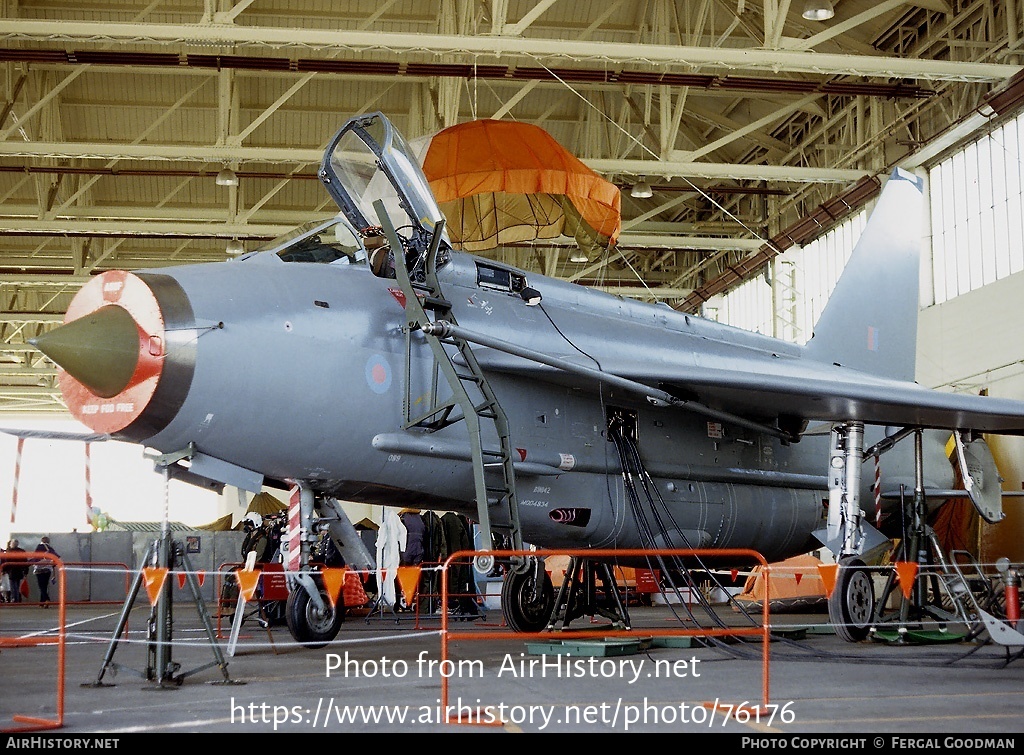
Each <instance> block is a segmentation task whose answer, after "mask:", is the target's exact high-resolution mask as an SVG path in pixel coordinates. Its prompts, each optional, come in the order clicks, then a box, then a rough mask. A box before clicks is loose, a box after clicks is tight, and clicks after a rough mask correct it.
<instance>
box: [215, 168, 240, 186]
mask: <svg viewBox="0 0 1024 755" xmlns="http://www.w3.org/2000/svg"><path fill="white" fill-rule="evenodd" d="M217 185H218V186H238V175H237V174H236V173H235V171H233V170H231V168H222V169H221V171H220V172H219V173H218V174H217Z"/></svg>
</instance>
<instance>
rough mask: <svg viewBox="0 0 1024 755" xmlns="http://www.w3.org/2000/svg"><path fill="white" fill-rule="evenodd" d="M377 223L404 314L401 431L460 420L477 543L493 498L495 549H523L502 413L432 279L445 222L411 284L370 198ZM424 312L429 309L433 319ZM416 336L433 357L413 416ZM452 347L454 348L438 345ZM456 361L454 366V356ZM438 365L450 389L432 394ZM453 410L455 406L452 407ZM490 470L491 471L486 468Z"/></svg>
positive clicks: (487, 535) (486, 536) (487, 544)
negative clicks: (502, 535)
mask: <svg viewBox="0 0 1024 755" xmlns="http://www.w3.org/2000/svg"><path fill="white" fill-rule="evenodd" d="M374 206H375V208H376V210H377V214H378V217H379V218H380V221H381V226H382V228H383V230H384V233H385V235H386V237H387V239H388V241H389V243H390V245H391V249H392V250H394V251H395V256H396V261H395V277H396V280H397V281H398V284H399V286H400V287H401V289H402V293H403V294H404V295H405V314H406V328H405V339H406V360H405V397H404V400H403V412H404V422H405V424H404V425H403V428H404V429H409V428H412V427H418V428H422V429H424V430H427V431H428V432H436V431H438V430H441V429H442V428H445V427H448V426H449V425H453V424H455V423H457V422H460V421H464V422H465V423H466V427H467V429H468V431H469V443H470V450H471V454H472V463H473V482H474V487H475V492H476V505H477V524H478V526H479V527H480V529H481V531H482V536H483V537H482V542H483V547H484V548H491V547H493V543H494V541H493V540H492V536H491V533H492V525H491V519H492V517H491V502H492V501H494V505H495V506H496V507H500V508H499V511H500V514H501V518H502V519H503V520H507V522H506V521H502V523H501V525H499V526H497V527H496V529H499V530H507V536H508V542H506V543H504V544H502V546H501V547H502V548H505V549H509V550H523V541H522V531H521V529H520V526H519V501H518V498H517V496H516V486H515V470H514V469H513V466H512V452H513V448H512V440H511V437H510V435H509V428H508V419H507V417H506V415H505V412H504V411H503V410H502V408H501V405H500V404H499V403H498V399H497V397H496V396H495V395H494V391H493V390H492V389H491V386H490V384H489V383H488V382H487V378H486V376H485V375H484V373H483V370H482V369H481V368H480V364H479V363H478V362H477V359H476V356H475V355H474V354H473V351H472V349H471V348H470V346H469V342H468V341H466V340H465V339H463V338H459V337H457V336H455V335H453V334H452V333H450V332H449V331H448V329H447V328H446V325H448V324H450V325H458V323H457V322H456V321H455V317H454V315H453V313H452V310H451V303H450V302H449V301H448V300H447V299H445V298H444V296H443V295H442V292H441V286H440V284H439V282H438V280H437V253H438V249H439V247H440V242H441V236H442V233H443V231H444V222H443V221H439V222H438V224H437V226H436V227H435V229H434V234H433V237H432V238H431V240H430V246H429V248H428V249H427V250H426V251H425V258H424V266H423V271H424V274H423V280H422V281H418V282H416V283H413V281H412V279H411V278H410V276H409V271H408V270H407V269H406V266H405V265H404V264H402V259H401V257H400V256H399V255H401V253H402V250H403V249H405V248H406V245H403V244H402V242H401V239H400V238H399V236H398V233H397V231H396V230H395V228H394V226H393V225H392V224H391V222H390V219H389V217H388V215H387V213H386V212H385V210H384V206H383V203H381V202H380V201H377V202H375V203H374ZM428 313H433V318H431V315H430V314H428ZM416 331H419V332H420V333H422V334H423V337H424V338H425V339H426V341H427V344H428V345H429V346H430V349H431V351H432V352H433V355H434V374H433V380H432V383H431V389H430V397H429V400H428V401H427V407H426V409H425V411H423V412H422V413H420V414H419V415H418V416H413V415H412V396H411V377H412V345H413V338H414V333H415V332H416ZM446 345H448V346H451V347H454V353H451V352H449V350H448V349H446V348H445V346H446ZM455 353H457V354H458V356H459V358H460V360H461V362H462V364H461V365H458V366H456V364H455V360H454V354H455ZM438 371H440V372H441V373H442V374H443V375H444V376H445V378H446V379H447V382H448V385H449V387H450V388H451V393H452V395H451V396H450V397H449V398H448V399H446V400H441V398H440V396H439V394H438V376H437V373H438ZM456 409H458V411H456ZM486 423H491V425H493V428H494V433H495V435H496V436H497V440H498V448H497V449H494V448H485V447H484V439H483V430H482V425H484V426H486ZM489 473H490V474H489Z"/></svg>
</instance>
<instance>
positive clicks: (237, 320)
mask: <svg viewBox="0 0 1024 755" xmlns="http://www.w3.org/2000/svg"><path fill="white" fill-rule="evenodd" d="M320 178H321V180H322V182H323V184H324V186H325V187H326V189H327V191H328V192H329V193H330V195H331V196H332V197H333V198H334V200H336V202H337V203H338V206H339V208H340V212H339V213H338V215H337V216H336V218H334V219H332V220H331V221H329V222H322V223H314V224H311V225H310V226H308V227H304V228H300V229H298V230H297V231H296V232H295V233H294V234H292V235H291V236H290V237H289V238H285V239H281V240H278V241H276V242H274V243H271V244H269V245H268V246H266V247H265V248H264V249H262V250H259V251H256V252H253V253H250V254H247V255H245V256H242V257H240V258H238V259H234V260H230V261H227V262H223V263H211V264H203V265H187V266H180V267H166V268H160V269H153V270H141V271H134V272H127V271H110V272H105V273H103V274H101V275H99V276H97V277H96V278H94V279H93V280H91V281H90V282H89V283H88V284H86V285H85V286H84V287H83V288H82V290H81V291H80V293H79V294H78V295H77V296H76V298H75V299H74V301H73V303H72V304H71V306H70V307H69V310H68V314H67V317H66V320H65V324H64V325H62V326H60V327H58V328H56V329H54V330H52V331H50V332H48V333H47V334H45V335H43V336H41V337H39V338H38V339H36V341H35V345H36V346H37V347H38V348H39V349H40V350H41V351H42V352H43V353H45V354H46V355H47V356H48V357H50V358H51V359H52V360H53V361H54V362H56V363H57V364H58V365H59V366H60V367H61V368H62V370H61V372H60V383H61V387H62V391H63V395H64V398H65V400H66V404H67V407H68V409H69V410H70V411H71V413H72V414H73V415H74V416H75V417H77V418H78V419H80V420H81V421H82V422H84V423H85V424H86V425H87V426H88V427H89V428H91V429H92V430H94V431H96V432H99V433H109V434H110V435H111V436H112V437H114V438H117V439H120V440H125V441H131V442H135V443H139V444H144V445H145V446H146V447H147V448H150V449H153V450H155V451H156V452H159V453H160V454H162V456H161V457H160V459H161V463H163V464H164V465H165V466H166V467H169V468H171V469H173V470H174V473H175V474H177V475H180V476H181V477H182V478H183V479H190V480H193V481H197V482H199V483H201V484H209V485H221V486H223V485H233V486H238V487H240V488H244V489H247V490H251V491H258V490H260V489H262V487H263V486H276V487H278V488H280V489H294V488H295V487H297V488H298V490H299V491H300V492H299V500H300V503H301V506H300V513H301V519H300V521H299V527H298V529H297V530H296V532H297V535H296V536H295V537H294V538H293V542H294V543H295V545H294V548H295V549H296V550H292V551H291V556H292V557H296V556H297V557H298V561H297V564H298V571H297V572H296V573H295V574H293V575H292V578H293V579H292V590H291V593H290V597H289V599H288V608H287V617H288V625H289V628H290V630H291V632H292V634H293V636H294V637H295V638H296V640H298V641H300V642H303V643H307V644H311V645H314V646H315V645H317V644H323V643H326V642H328V641H330V640H331V639H332V638H333V637H334V636H335V635H336V633H337V632H338V631H339V625H340V622H341V614H342V610H341V609H340V608H339V609H335V608H332V606H331V604H330V601H328V600H326V598H325V594H324V586H323V583H322V581H321V580H320V579H319V578H317V572H316V568H315V565H314V564H313V563H312V559H311V557H310V550H311V547H312V546H313V544H314V543H315V542H316V540H317V537H318V533H320V532H323V531H327V532H329V533H330V535H331V537H332V538H333V539H334V540H335V542H336V544H337V545H338V546H339V548H342V549H343V548H344V547H345V546H346V542H345V541H346V540H347V539H348V537H349V533H350V531H351V530H350V527H351V525H350V524H349V523H348V521H347V517H346V516H345V514H344V511H343V509H342V507H341V506H340V504H339V501H344V500H347V501H356V502H364V503H371V504H382V505H384V506H394V507H409V506H412V507H416V508H419V509H432V510H436V511H446V512H447V511H452V512H457V513H461V514H463V515H465V516H466V517H467V518H469V519H471V520H472V521H473V522H475V523H476V525H477V527H478V528H479V531H480V533H481V537H482V545H481V549H482V550H485V551H490V552H492V553H493V554H495V556H496V562H497V563H499V564H500V565H501V566H502V567H503V570H504V571H503V573H504V575H505V577H504V580H505V581H504V586H503V591H502V598H503V599H502V611H503V614H504V617H505V619H506V620H507V622H508V624H509V625H510V626H512V627H513V628H515V629H516V630H519V631H539V630H542V629H543V628H545V627H546V626H548V625H549V622H550V621H551V617H552V614H553V608H554V607H556V605H557V602H556V599H555V596H554V591H553V588H552V586H551V581H550V578H549V576H548V575H547V574H546V572H545V571H544V570H543V568H538V565H537V560H536V559H532V558H530V557H528V556H523V555H522V554H521V553H517V552H519V551H523V550H524V549H527V550H528V549H529V547H531V546H533V547H536V548H539V549H542V550H551V549H600V550H601V551H602V552H607V551H609V550H616V551H621V550H628V551H631V552H635V551H638V550H643V551H657V550H659V549H660V550H666V549H702V550H703V549H709V550H711V549H750V550H754V551H757V552H758V553H760V554H762V555H763V557H764V558H765V559H766V560H767V561H769V562H773V561H778V560H782V559H785V558H787V557H789V556H793V555H795V554H802V553H807V552H809V551H812V550H814V549H815V548H818V547H821V545H823V544H824V545H826V546H828V548H829V549H830V550H831V551H832V552H833V553H834V554H835V555H836V557H837V559H838V560H839V563H840V564H841V567H840V569H839V578H838V580H837V586H836V588H835V590H834V591H833V593H832V597H831V598H830V611H831V613H832V615H833V618H834V619H835V621H836V623H837V625H838V626H839V627H840V631H841V633H842V634H843V635H844V636H845V637H846V638H847V639H850V640H858V639H862V638H864V637H865V636H866V633H867V631H868V627H869V625H870V622H871V616H872V614H873V605H874V594H873V588H872V582H871V580H870V578H868V577H867V576H866V574H867V572H866V568H867V562H868V560H869V559H870V558H871V554H872V553H874V552H876V551H877V550H878V549H879V547H881V546H883V545H884V544H886V543H887V542H888V537H891V536H893V535H899V534H900V533H899V531H898V530H889V531H886V527H885V524H884V522H883V524H882V530H883V531H881V532H880V531H879V530H878V529H876V527H875V526H873V524H872V522H875V523H877V521H876V519H875V516H874V506H873V503H874V490H873V488H872V483H873V480H872V479H869V478H870V477H871V475H865V474H862V466H863V464H864V461H865V460H866V459H869V458H872V457H874V456H875V455H876V454H877V455H882V456H883V458H884V459H885V461H884V468H885V476H884V487H885V491H884V497H885V501H886V506H887V507H893V506H896V505H898V504H897V495H898V493H899V491H907V493H908V495H911V494H912V496H913V498H914V500H915V501H916V504H917V505H918V509H919V510H921V509H923V507H925V506H935V505H938V504H939V503H941V501H942V500H943V499H944V498H948V497H950V496H958V497H965V496H967V495H969V496H970V497H971V499H972V500H974V501H975V503H976V506H977V507H978V509H979V511H980V512H981V514H982V516H984V517H985V518H986V519H987V520H988V521H997V520H998V519H1000V518H1001V516H1002V512H1001V508H1000V507H1001V492H1000V490H999V486H998V475H997V474H996V473H995V472H994V468H993V462H992V456H991V454H990V453H989V452H988V449H987V447H986V446H985V441H984V439H983V437H982V433H996V434H1020V433H1022V432H1024V402H1021V401H1013V400H1007V399H1000V398H993V397H982V396H973V395H957V394H950V393H944V392H939V391H934V390H929V389H925V388H923V387H921V386H919V385H917V384H916V383H915V382H914V362H915V350H916V332H917V314H918V293H917V292H918V280H919V277H918V266H919V246H920V244H921V235H920V226H919V224H918V223H916V222H915V221H916V219H917V218H918V217H919V216H920V215H921V213H922V211H923V202H922V188H921V184H920V182H919V180H918V179H916V178H915V177H914V176H912V175H910V174H907V173H904V172H902V171H899V170H897V171H895V172H894V173H893V174H892V175H891V176H890V177H889V178H888V180H887V181H886V182H885V186H884V188H883V191H882V194H881V196H880V198H879V201H878V203H877V206H876V208H875V209H874V211H873V213H872V216H871V218H870V220H869V222H868V225H867V227H866V228H865V231H864V233H863V236H862V238H861V240H860V242H859V244H858V245H857V248H856V250H855V252H854V254H853V256H852V258H851V259H850V261H849V264H848V265H847V267H846V269H845V272H844V273H843V275H842V278H841V280H840V281H839V284H838V286H837V287H836V289H835V292H834V294H833V295H832V297H831V299H830V300H829V302H828V305H827V307H826V309H825V310H824V312H823V314H822V315H821V318H820V320H819V322H818V323H817V327H816V329H815V333H814V336H813V338H812V339H811V340H810V341H809V342H808V343H807V344H806V345H805V346H800V345H794V344H792V343H787V342H784V341H781V340H777V339H774V338H770V337H767V336H763V335H759V334H756V333H751V332H746V331H743V330H740V329H737V328H734V327H730V326H727V325H723V324H719V323H716V322H712V321H708V320H705V319H702V318H700V317H696V316H693V315H689V314H684V313H682V312H678V311H675V310H673V309H671V308H669V307H667V306H664V305H653V304H648V303H642V302H639V301H635V300H630V299H625V298H621V297H617V296H613V295H610V294H607V293H603V292H599V291H595V290H589V289H587V288H584V287H581V286H578V285H573V284H570V283H566V282H564V281H560V280H554V279H551V278H546V277H543V276H540V275H536V274H533V273H527V272H524V271H523V270H519V269H516V268H513V267H510V266H508V265H505V264H501V263H499V262H495V261H492V260H489V259H484V258H481V257H476V256H471V255H469V254H466V253H463V252H460V251H457V250H456V249H454V248H453V246H452V244H451V243H450V242H449V237H448V234H447V232H446V230H445V216H444V215H443V214H442V212H441V211H440V209H439V207H438V204H437V202H436V201H435V199H434V197H433V195H432V193H431V191H430V188H429V184H428V182H427V180H426V179H425V177H424V175H423V172H422V170H421V168H420V166H419V164H418V162H417V160H416V158H415V157H414V155H413V152H412V150H410V148H409V147H408V145H407V143H406V142H405V141H404V139H403V138H402V136H401V135H400V134H399V133H398V131H397V130H396V129H395V128H394V126H393V125H392V123H391V122H390V121H389V120H388V119H387V118H386V117H385V116H384V115H383V114H381V113H374V114H370V115H365V116H359V117H356V118H353V119H351V120H349V121H348V122H347V123H346V124H345V125H344V127H343V128H342V129H341V130H340V131H339V132H338V134H337V135H336V136H335V138H334V139H333V140H332V141H331V143H330V144H329V146H328V148H327V150H326V153H325V156H324V160H323V163H322V165H321V168H320ZM951 437H952V438H953V439H954V440H955V446H956V449H957V452H956V454H954V456H953V457H952V458H953V462H951V461H950V459H949V458H947V455H946V451H945V449H946V444H947V442H948V441H949V440H950V438H951ZM904 438H907V439H910V440H908V442H901V441H902V440H903V439H904ZM958 460H959V463H958ZM979 472H987V473H988V474H985V475H982V474H979ZM960 480H963V481H964V483H965V484H966V488H965V487H962V486H960V485H959V484H958V483H959V481H960ZM894 518H895V519H899V517H894ZM349 545H350V543H349ZM503 551H507V552H508V554H513V555H510V556H509V557H508V558H505V557H503V556H502V555H501V554H502V553H503ZM631 558H632V563H633V564H634V565H637V566H643V565H645V564H646V565H650V564H651V563H656V564H658V565H661V566H666V567H667V570H668V571H672V568H671V566H672V565H671V564H670V563H667V562H666V561H664V560H656V561H652V560H651V559H650V558H645V557H642V556H636V555H635V553H632V554H631ZM607 561H608V559H603V563H604V564H605V565H607ZM623 562H626V561H623ZM480 563H483V564H485V568H486V564H487V563H488V562H487V558H486V557H485V558H484V559H482V561H481V562H480ZM355 565H360V564H355ZM683 566H684V567H686V566H687V563H684V564H683Z"/></svg>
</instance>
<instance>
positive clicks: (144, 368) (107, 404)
mask: <svg viewBox="0 0 1024 755" xmlns="http://www.w3.org/2000/svg"><path fill="white" fill-rule="evenodd" d="M109 305H115V306H119V307H122V308H124V309H126V310H127V311H128V313H129V314H130V315H131V316H132V318H133V319H134V320H135V323H136V327H137V329H138V331H139V361H138V364H137V365H136V367H135V372H134V373H133V374H132V377H131V379H130V380H129V381H128V387H126V388H125V389H124V390H123V391H121V392H120V393H119V394H117V395H116V396H113V397H111V398H100V397H99V396H97V395H96V394H94V393H93V392H92V391H90V390H89V389H88V388H86V387H85V386H84V385H82V384H81V383H79V382H78V381H77V380H75V379H74V378H73V377H71V375H69V374H68V373H67V372H65V371H64V370H60V371H59V376H58V380H59V382H60V389H61V392H62V393H63V394H64V403H65V404H66V405H67V407H68V411H70V412H71V414H72V415H73V416H74V417H75V418H76V419H77V420H78V421H80V422H81V423H82V424H84V425H86V426H87V427H89V428H91V429H92V430H95V431H96V432H100V433H114V432H117V431H118V430H123V429H124V428H125V427H127V426H128V425H130V424H131V423H132V422H133V421H135V420H136V419H137V418H138V417H139V415H140V414H142V411H143V410H144V409H145V408H146V405H147V404H148V403H149V401H150V399H152V398H153V392H154V391H155V390H156V385H157V382H159V380H160V373H161V371H162V370H163V362H164V344H165V343H166V341H165V338H164V320H163V314H162V313H161V312H160V305H159V304H158V303H157V300H156V297H155V296H154V295H153V292H152V291H151V290H150V288H149V286H147V285H146V284H145V283H143V282H142V280H141V279H140V278H139V277H138V276H135V275H133V274H132V273H129V272H126V271H123V270H110V271H107V272H105V273H102V274H101V275H98V276H96V277H95V278H93V279H92V280H90V281H89V282H88V283H86V284H85V285H84V286H82V288H81V290H80V291H79V292H78V294H76V295H75V298H74V299H72V300H71V304H70V305H69V306H68V312H67V316H66V317H65V318H64V322H65V323H68V322H72V321H73V320H77V319H79V318H80V317H84V316H86V315H88V314H90V313H92V312H95V311H96V310H97V309H99V308H100V307H105V306H109Z"/></svg>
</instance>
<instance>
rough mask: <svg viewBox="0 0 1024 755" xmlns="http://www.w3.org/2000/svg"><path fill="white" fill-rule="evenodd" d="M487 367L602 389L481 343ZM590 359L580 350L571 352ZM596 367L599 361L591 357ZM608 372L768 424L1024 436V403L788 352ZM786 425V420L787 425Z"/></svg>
mask: <svg viewBox="0 0 1024 755" xmlns="http://www.w3.org/2000/svg"><path fill="white" fill-rule="evenodd" d="M477 355H478V356H477V358H478V360H479V362H480V364H481V366H482V367H483V368H484V369H490V370H496V371H499V372H512V373H516V374H518V375H521V376H523V377H533V378H535V379H541V380H547V381H553V382H558V383H564V384H569V385H574V386H577V387H580V388H584V389H587V388H590V389H594V390H596V389H597V387H598V384H599V383H600V382H601V380H600V379H598V378H596V377H594V376H593V375H592V374H590V375H580V374H576V373H573V372H568V371H566V370H561V369H559V368H557V367H552V366H550V365H545V364H537V363H534V362H531V361H529V360H528V359H524V358H521V357H518V356H514V355H511V354H506V353H502V352H500V351H497V350H495V349H481V350H479V351H478V352H477ZM565 360H566V361H569V360H572V361H574V362H578V363H579V364H581V365H583V364H584V361H583V360H581V359H580V358H579V355H578V354H577V355H566V357H565ZM588 366H589V367H591V368H593V363H589V365H588ZM601 370H602V372H605V373H607V374H609V375H613V376H617V377H620V378H626V379H629V380H633V381H636V382H637V383H642V384H644V385H648V386H651V387H652V388H658V389H661V390H663V391H665V392H667V393H669V394H672V395H673V396H676V397H678V398H680V399H684V400H689V401H695V402H699V403H700V404H703V405H705V406H708V407H711V408H713V409H717V410H720V411H724V412H728V413H730V414H733V415H738V416H741V417H746V418H749V419H752V420H757V421H761V422H771V421H772V420H778V419H779V418H780V417H784V418H785V419H786V420H787V425H788V426H791V425H792V424H793V421H794V420H798V421H803V420H806V421H836V422H840V421H854V420H856V421H862V422H865V423H867V424H873V425H893V426H895V425H899V426H913V427H924V428H942V429H950V430H953V429H963V430H968V429H969V430H974V431H977V432H986V433H994V434H1000V435H1024V401H1017V400H1013V399H1005V398H997V397H991V396H976V395H969V394H961V393H948V392H944V391H937V390H933V389H929V388H925V387H923V386H921V385H918V384H917V383H913V382H908V381H903V380H895V379H892V378H884V377H878V376H875V375H871V374H868V373H865V372H861V371H858V370H852V369H848V368H843V367H840V366H837V365H825V364H821V363H820V362H814V361H811V360H808V359H804V358H800V357H793V356H788V355H775V354H772V355H756V356H751V355H745V356H742V357H740V356H731V357H730V356H729V355H725V354H722V353H716V354H714V355H706V356H702V355H700V354H693V353H690V354H687V355H685V357H684V358H681V359H679V361H677V362H675V361H672V360H666V359H664V358H662V359H659V360H657V361H653V362H652V361H647V362H645V361H643V360H638V359H635V358H630V357H628V356H627V357H626V358H615V357H611V358H608V357H607V356H606V357H605V358H604V359H602V361H601ZM780 424H781V423H780Z"/></svg>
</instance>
